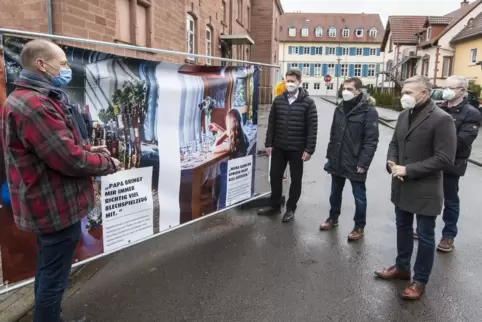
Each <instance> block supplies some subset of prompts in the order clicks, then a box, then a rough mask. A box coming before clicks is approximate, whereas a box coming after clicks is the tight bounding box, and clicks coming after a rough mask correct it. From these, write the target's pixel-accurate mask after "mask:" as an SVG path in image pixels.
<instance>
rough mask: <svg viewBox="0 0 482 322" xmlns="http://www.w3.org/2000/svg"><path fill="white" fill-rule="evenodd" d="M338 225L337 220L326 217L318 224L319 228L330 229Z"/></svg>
mask: <svg viewBox="0 0 482 322" xmlns="http://www.w3.org/2000/svg"><path fill="white" fill-rule="evenodd" d="M337 226H338V220H333V219H330V218H328V219H327V220H326V221H325V222H324V223H323V224H321V225H320V230H330V229H332V228H334V227H337Z"/></svg>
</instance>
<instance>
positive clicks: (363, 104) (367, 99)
mask: <svg viewBox="0 0 482 322" xmlns="http://www.w3.org/2000/svg"><path fill="white" fill-rule="evenodd" d="M369 106H373V107H375V100H374V99H373V98H372V97H371V96H369V95H365V94H363V97H362V99H361V100H360V102H358V104H357V105H355V107H354V108H352V109H351V110H350V112H349V113H348V114H347V115H349V114H353V113H354V112H357V111H359V110H366V109H367V107H369ZM336 108H337V109H338V110H339V111H340V112H341V113H343V114H345V111H344V110H343V100H342V101H341V103H340V104H338V106H337V107H336Z"/></svg>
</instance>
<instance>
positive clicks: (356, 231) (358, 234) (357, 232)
mask: <svg viewBox="0 0 482 322" xmlns="http://www.w3.org/2000/svg"><path fill="white" fill-rule="evenodd" d="M364 235H365V231H364V230H363V228H353V230H352V231H351V233H350V234H349V235H348V240H352V241H355V240H359V239H362V238H363V236H364Z"/></svg>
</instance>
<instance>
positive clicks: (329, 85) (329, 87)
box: [326, 83, 333, 91]
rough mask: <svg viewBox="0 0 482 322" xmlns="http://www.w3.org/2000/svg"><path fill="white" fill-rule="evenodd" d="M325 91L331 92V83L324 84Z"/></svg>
mask: <svg viewBox="0 0 482 322" xmlns="http://www.w3.org/2000/svg"><path fill="white" fill-rule="evenodd" d="M326 89H327V90H329V91H332V90H333V83H328V84H326Z"/></svg>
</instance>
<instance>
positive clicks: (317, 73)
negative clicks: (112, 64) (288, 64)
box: [314, 64, 321, 76]
mask: <svg viewBox="0 0 482 322" xmlns="http://www.w3.org/2000/svg"><path fill="white" fill-rule="evenodd" d="M314 75H315V76H321V64H315V74H314Z"/></svg>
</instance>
